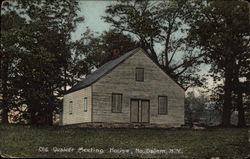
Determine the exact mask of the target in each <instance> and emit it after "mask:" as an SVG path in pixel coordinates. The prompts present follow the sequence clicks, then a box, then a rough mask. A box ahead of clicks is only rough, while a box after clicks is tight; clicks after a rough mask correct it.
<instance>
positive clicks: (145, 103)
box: [130, 99, 149, 123]
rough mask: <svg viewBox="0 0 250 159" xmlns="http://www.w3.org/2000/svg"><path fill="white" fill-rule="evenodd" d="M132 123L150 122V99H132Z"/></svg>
mask: <svg viewBox="0 0 250 159" xmlns="http://www.w3.org/2000/svg"><path fill="white" fill-rule="evenodd" d="M130 121H131V123H149V100H144V99H131V106H130Z"/></svg>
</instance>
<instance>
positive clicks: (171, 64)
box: [103, 0, 201, 89]
mask: <svg viewBox="0 0 250 159" xmlns="http://www.w3.org/2000/svg"><path fill="white" fill-rule="evenodd" d="M190 7H191V3H190V2H189V1H185V0H178V1H172V0H170V1H166V2H165V1H138V0H134V1H120V3H118V4H114V5H110V6H108V7H107V9H106V14H107V15H106V16H104V17H103V18H104V20H105V21H106V22H108V23H110V24H111V25H112V26H113V28H114V29H116V30H118V31H119V32H123V33H126V34H130V35H132V36H133V37H135V38H136V39H137V40H138V41H139V42H140V44H141V46H142V47H143V48H144V49H145V50H147V52H148V53H149V56H150V57H151V58H152V59H153V60H154V61H155V62H156V63H157V64H159V65H160V66H161V67H162V68H163V69H164V70H165V71H166V72H167V73H168V74H170V75H171V77H172V78H174V79H175V80H176V81H179V82H180V83H182V85H183V87H185V88H186V89H187V88H188V87H190V86H192V85H197V84H201V83H200V81H199V76H197V74H196V71H198V67H196V66H198V65H199V64H200V58H201V55H200V54H199V55H198V54H197V52H196V50H195V49H193V48H194V47H195V46H193V45H189V46H188V45H186V44H185V38H186V36H185V34H186V33H187V32H188V29H189V27H188V24H187V23H184V20H185V19H186V18H187V17H186V12H190V11H191V10H190ZM159 48H163V50H162V51H161V52H160V51H159V50H160V49H159Z"/></svg>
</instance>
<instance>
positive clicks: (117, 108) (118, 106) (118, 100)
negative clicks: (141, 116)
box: [112, 93, 122, 113]
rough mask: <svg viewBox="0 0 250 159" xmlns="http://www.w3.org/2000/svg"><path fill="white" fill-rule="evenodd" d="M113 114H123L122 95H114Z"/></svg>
mask: <svg viewBox="0 0 250 159" xmlns="http://www.w3.org/2000/svg"><path fill="white" fill-rule="evenodd" d="M112 112H113V113H121V112H122V94H118V93H112Z"/></svg>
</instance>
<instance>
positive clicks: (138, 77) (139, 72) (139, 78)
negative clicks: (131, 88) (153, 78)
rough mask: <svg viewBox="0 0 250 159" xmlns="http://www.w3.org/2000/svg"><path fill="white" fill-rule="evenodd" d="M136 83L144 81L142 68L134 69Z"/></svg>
mask: <svg viewBox="0 0 250 159" xmlns="http://www.w3.org/2000/svg"><path fill="white" fill-rule="evenodd" d="M135 79H136V81H144V68H136V74H135Z"/></svg>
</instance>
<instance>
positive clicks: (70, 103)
mask: <svg viewBox="0 0 250 159" xmlns="http://www.w3.org/2000/svg"><path fill="white" fill-rule="evenodd" d="M72 108H73V102H72V101H70V102H69V114H72Z"/></svg>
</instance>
